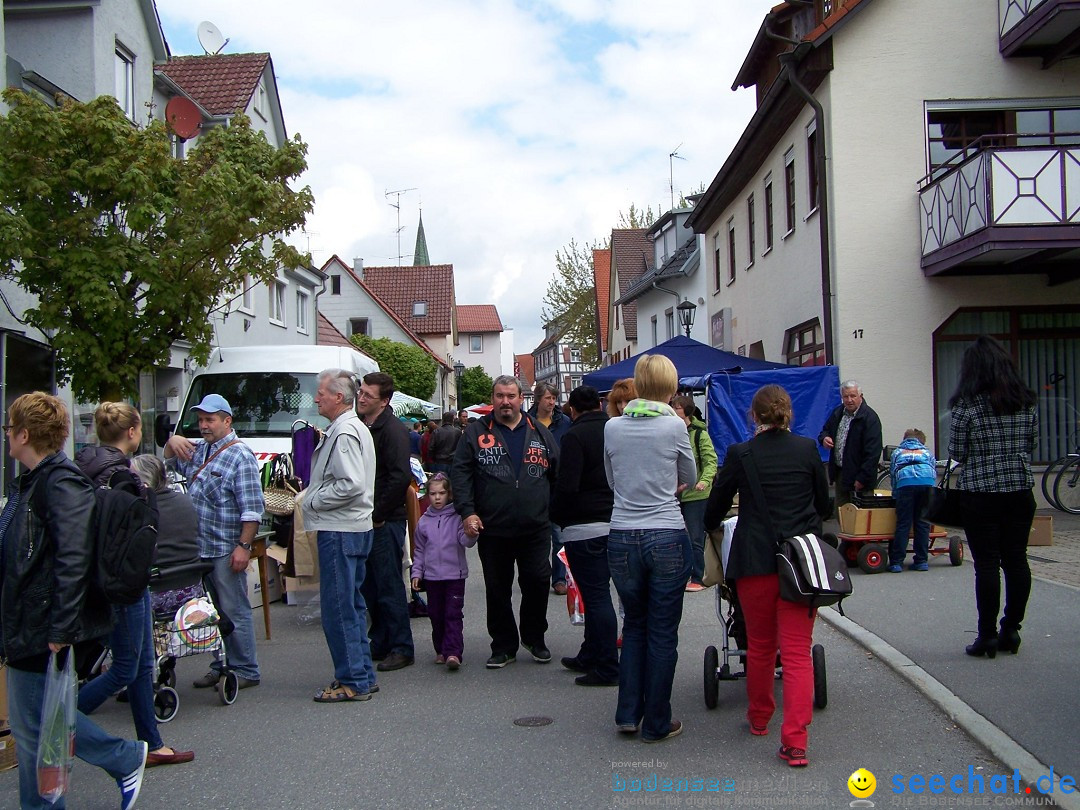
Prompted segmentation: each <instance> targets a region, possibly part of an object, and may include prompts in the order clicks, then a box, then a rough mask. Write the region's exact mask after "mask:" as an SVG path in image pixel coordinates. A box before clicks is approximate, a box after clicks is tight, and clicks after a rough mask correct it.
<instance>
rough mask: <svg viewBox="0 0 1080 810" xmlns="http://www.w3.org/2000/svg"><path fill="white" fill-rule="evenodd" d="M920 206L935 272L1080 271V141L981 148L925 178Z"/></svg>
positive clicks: (1056, 277) (928, 260)
mask: <svg viewBox="0 0 1080 810" xmlns="http://www.w3.org/2000/svg"><path fill="white" fill-rule="evenodd" d="M1056 137H1061V136H1056ZM919 211H920V230H921V237H922V269H923V273H924V274H925V275H927V276H943V275H950V276H958V275H1013V274H1040V273H1042V274H1046V275H1047V276H1048V277H1049V281H1050V283H1051V284H1058V283H1063V282H1065V281H1070V280H1072V279H1074V278H1078V277H1080V145H1072V144H1070V145H1059V146H1011V147H986V148H983V149H979V150H978V151H975V152H974V154H970V156H969V157H967V158H966V159H965V160H963V161H962V162H960V163H958V164H957V165H956V166H954V167H952V168H951V169H949V170H948V171H947V172H946V173H945V174H942V175H940V176H938V177H935V178H929V179H926V180H925V181H924V184H923V186H922V188H921V189H920V191H919Z"/></svg>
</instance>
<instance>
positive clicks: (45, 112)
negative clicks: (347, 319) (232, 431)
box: [0, 89, 313, 401]
mask: <svg viewBox="0 0 1080 810" xmlns="http://www.w3.org/2000/svg"><path fill="white" fill-rule="evenodd" d="M4 99H5V101H7V103H8V104H9V105H10V107H11V110H10V111H9V112H8V114H7V115H5V116H3V117H0V274H2V275H3V276H5V277H7V278H11V279H13V280H15V281H16V282H17V283H18V284H19V285H20V286H22V287H23V288H24V289H26V290H28V291H29V292H31V293H33V294H34V295H35V296H36V297H37V303H36V305H34V306H33V307H31V308H30V309H28V310H27V311H26V313H25V316H24V317H25V320H26V322H27V323H28V324H30V325H31V326H34V327H36V328H38V329H40V330H41V331H42V332H43V333H45V334H46V335H51V336H52V337H51V342H52V346H53V348H54V349H56V350H57V353H58V357H57V377H58V381H59V382H66V381H67V380H69V379H70V380H71V383H72V389H73V391H74V394H75V396H76V398H78V399H81V400H84V401H97V400H100V399H104V398H109V399H116V398H119V397H120V396H124V395H134V394H136V392H137V389H138V376H139V373H140V372H141V371H145V370H149V369H151V368H153V367H154V366H158V365H166V364H167V363H168V362H169V357H170V349H171V347H172V345H173V343H175V342H176V341H186V342H188V343H190V345H191V352H192V355H193V356H194V358H195V359H196V360H197V361H199V362H205V361H206V359H207V357H208V356H209V352H210V347H211V341H212V339H213V321H212V319H211V313H212V312H213V310H214V309H215V308H216V307H218V306H219V305H220V304H221V302H222V301H223V300H226V299H227V298H228V297H230V296H232V295H234V294H235V293H236V291H237V289H238V288H239V287H240V286H241V285H242V284H243V283H244V279H245V276H250V277H251V278H252V279H254V280H256V281H262V282H269V281H270V280H272V279H273V278H275V276H276V274H277V271H278V269H279V268H282V267H284V268H295V267H299V266H301V265H302V264H304V263H306V262H307V261H309V259H308V257H307V256H305V255H303V254H301V253H300V252H299V251H297V250H296V249H295V248H293V247H291V246H289V245H287V244H285V242H284V241H282V237H283V236H284V235H287V234H289V233H291V232H292V231H294V230H296V229H298V228H300V227H302V226H303V224H304V221H305V219H306V217H307V215H308V214H309V213H310V212H311V210H312V205H313V201H312V195H311V191H310V190H309V189H308V188H306V187H305V188H303V189H301V190H299V191H294V190H292V189H291V188H290V187H289V182H290V181H293V180H295V179H296V178H297V177H299V176H300V174H301V173H302V172H303V171H304V170H305V168H306V160H305V154H306V152H307V147H306V146H305V145H304V143H303V142H302V141H301V140H300V139H299V137H296V138H294V139H293V140H290V141H288V142H287V143H285V144H284V145H282V146H281V147H280V148H275V147H273V146H271V145H270V143H268V142H267V140H266V137H265V136H264V135H263V134H262V133H260V132H257V131H255V130H253V129H252V128H251V126H250V122H249V121H248V120H247V119H246V118H245V117H244V116H242V115H237V116H235V117H234V118H233V119H232V120H231V122H230V124H229V126H227V127H214V128H211V129H208V130H204V132H203V134H202V135H201V136H200V138H199V141H198V143H197V144H196V145H195V146H194V148H192V149H191V150H190V151H189V152H188V155H187V157H186V159H178V158H176V157H174V156H173V154H172V152H171V144H170V135H169V131H168V130H167V128H166V125H165V124H164V122H162V121H151V122H149V123H148V124H147V125H146V126H144V127H136V126H134V125H133V124H132V123H131V121H129V120H128V119H127V118H126V117H125V116H124V114H123V112H122V111H121V110H120V108H119V106H118V105H117V103H116V100H115V99H113V98H111V97H109V96H102V97H100V98H97V99H95V100H94V101H91V102H89V103H88V104H81V103H78V102H74V101H64V102H62V103H61V104H60V105H59V107H56V108H53V107H50V106H49V105H47V104H46V103H44V102H43V101H41V100H40V99H38V98H36V97H32V96H30V95H27V94H25V93H22V92H20V91H17V90H12V89H8V90H6V91H5V92H4Z"/></svg>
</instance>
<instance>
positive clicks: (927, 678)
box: [818, 608, 1080, 810]
mask: <svg viewBox="0 0 1080 810" xmlns="http://www.w3.org/2000/svg"><path fill="white" fill-rule="evenodd" d="M818 616H820V617H821V618H823V619H824V620H825V621H826V622H827V623H828V624H829V625H831V626H832V627H833V628H835V629H836V630H838V631H839V632H841V633H843V634H844V635H846V636H847V637H848V638H850V639H851V640H852V641H854V642H855V643H856V644H859V645H860V646H862V647H864V648H865V649H866V650H868V651H869V652H871V653H872V654H873V655H874V656H875V657H876V658H878V659H879V660H881V661H882V662H884V663H885V665H886V666H888V667H889V668H890V669H892V670H893V671H894V672H896V673H897V674H898V675H900V677H902V678H904V679H905V680H906V681H908V682H909V683H910V684H911V685H912V686H914V687H915V688H916V689H918V690H919V691H920V692H922V693H923V694H924V695H925V696H926V697H927V698H928V699H929V700H930V701H931V702H932V703H933V704H934V705H936V706H937V707H938V708H939V709H941V710H942V711H943V712H944V713H945V714H946V716H947V717H948V718H949V719H950V720H952V721H953V722H954V723H956V725H958V726H959V727H960V728H962V729H963V730H964V731H965V732H967V734H968V736H970V737H971V738H972V739H973V740H974V741H975V742H977V743H979V744H980V745H982V746H983V747H984V748H986V749H987V750H988V751H989V752H990V753H991V754H993V755H994V756H995V757H996V758H997V759H999V760H1000V761H1001V762H1002V763H1003V764H1004V765H1005V767H1006V768H1009V769H1016V770H1019V771H1020V777H1021V779H1022V780H1023V781H1024V783H1025V784H1028V785H1032V786H1033V785H1034V784H1035V780H1036V779H1038V778H1039V777H1040V776H1046V775H1048V774H1049V773H1050V772H1051V771H1050V766H1049V765H1046V764H1044V763H1042V762H1040V761H1039V760H1038V759H1036V758H1035V757H1034V756H1033V755H1032V754H1031V753H1030V752H1029V751H1028V750H1027V749H1026V748H1024V747H1023V746H1021V745H1020V744H1019V743H1018V742H1016V741H1015V740H1014V739H1013V738H1012V737H1010V736H1009V735H1008V734H1006V733H1005V732H1004V731H1002V730H1001V729H1000V728H998V727H997V726H996V725H994V724H993V723H992V722H990V721H989V720H987V719H986V718H985V717H983V716H982V715H981V714H979V713H978V712H977V711H975V710H974V709H972V708H971V707H970V706H968V705H967V703H965V702H964V701H963V700H961V699H960V698H959V697H958V696H957V695H956V694H954V693H953V692H951V691H950V690H949V689H948V688H947V687H946V686H945V685H944V684H943V683H941V681H939V680H937V679H936V678H934V677H933V676H932V675H931V674H930V673H929V672H927V671H926V670H924V669H923V668H922V667H920V666H919V665H918V664H916V663H915V662H914V661H912V660H911V659H910V658H908V657H907V656H906V655H904V654H903V653H901V652H900V651H899V650H897V649H896V648H895V647H893V646H892V645H890V644H889V643H888V642H886V641H885V640H884V639H882V638H880V637H879V636H877V635H875V634H874V633H871V632H870V631H869V630H867V629H866V628H864V627H862V626H860V625H858V624H856V623H855V622H853V621H852V620H851V619H848V618H847V617H845V616H841V615H840V614H839V613H837V612H836V611H835V610H830V609H824V608H823V609H821V610H819V611H818ZM1049 798H1051V799H1052V800H1053V802H1054V804H1055V806H1057V807H1061V808H1063V810H1080V790H1077V791H1074V792H1073V793H1062V792H1061V784H1060V774H1058V773H1055V774H1054V792H1053V794H1051V795H1049Z"/></svg>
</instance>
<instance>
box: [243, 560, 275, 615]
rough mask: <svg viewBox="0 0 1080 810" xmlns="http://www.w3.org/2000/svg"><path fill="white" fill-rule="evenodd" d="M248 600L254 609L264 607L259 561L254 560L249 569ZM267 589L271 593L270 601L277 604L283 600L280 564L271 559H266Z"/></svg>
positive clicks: (249, 564)
mask: <svg viewBox="0 0 1080 810" xmlns="http://www.w3.org/2000/svg"><path fill="white" fill-rule="evenodd" d="M247 587H248V600H249V601H250V602H251V606H252V607H253V608H258V607H262V603H263V593H262V583H260V582H259V561H258V560H252V561H251V562H249V563H248V567H247ZM266 589H267V591H269V593H270V601H271V602H277V601H278V600H280V599H281V573H280V572H279V570H278V564H277V562H275V561H274V560H271V559H270V558H267V559H266Z"/></svg>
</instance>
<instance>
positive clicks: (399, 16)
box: [158, 0, 773, 353]
mask: <svg viewBox="0 0 1080 810" xmlns="http://www.w3.org/2000/svg"><path fill="white" fill-rule="evenodd" d="M772 1H773V0H744V1H743V2H740V3H737V4H736V3H717V2H716V0H688V2H683V3H680V4H678V5H675V6H673V5H671V4H669V3H663V2H658V0H652V2H647V1H646V0H545V1H544V2H541V1H540V0H533V1H532V2H528V3H522V2H519V3H513V2H509V1H508V0H443V1H442V2H440V3H437V4H436V3H429V2H422V0H405V1H404V2H397V3H382V2H379V3H376V2H370V0H366V1H364V2H357V1H356V0H310V1H309V2H307V3H305V4H301V5H297V4H295V3H292V2H287V1H286V0H262V1H261V2H257V3H256V2H252V1H251V0H234V1H233V2H230V3H227V4H225V3H220V2H216V0H183V1H181V0H158V8H159V11H160V13H161V17H162V23H163V25H164V27H165V33H166V37H167V39H168V40H169V42H170V45H171V46H172V48H173V51H174V53H181V54H182V53H196V52H200V51H199V48H198V44H197V42H196V41H195V38H194V31H195V27H196V25H197V23H198V22H199V21H200V20H204V19H210V20H213V21H214V22H215V23H216V24H217V25H218V27H219V28H220V29H221V30H222V32H223V33H224V34H225V36H226V37H229V38H230V39H231V41H230V43H229V44H228V46H227V47H226V49H225V52H229V53H240V52H246V51H269V52H270V53H271V55H272V56H273V60H274V69H275V72H276V74H277V80H278V87H279V91H280V93H281V96H282V107H283V110H284V115H285V121H286V124H287V126H288V128H289V131H290V132H298V133H300V134H301V136H302V137H303V138H304V140H305V141H306V142H307V143H308V145H309V147H310V148H309V153H308V163H309V169H308V171H307V173H306V175H305V176H304V178H303V182H305V183H307V184H308V185H310V186H311V188H312V190H313V192H314V194H315V201H316V210H315V214H314V215H313V216H312V217H311V218H310V220H309V223H308V230H309V231H310V232H311V236H310V244H311V249H312V251H313V252H314V254H315V259H316V262H318V263H321V262H322V261H324V260H325V259H326V258H328V257H329V256H330V255H331V254H333V253H337V254H338V255H339V256H341V257H342V258H343V259H345V260H346V261H351V259H352V258H353V257H354V256H359V257H363V258H364V260H365V263H366V264H368V265H374V264H394V263H396V260H394V259H392V258H391V257H394V256H396V254H397V237H396V235H395V228H396V224H397V220H396V212H395V210H394V209H393V208H392V207H390V205H389V204H388V201H387V200H386V199H385V197H384V193H385V192H386V191H388V190H395V189H404V188H413V187H415V188H418V189H419V190H418V191H417V192H410V193H408V194H405V195H404V196H403V197H402V198H401V203H402V212H401V222H402V225H403V226H405V228H404V230H403V232H402V234H401V249H402V252H403V253H405V254H411V253H412V250H413V245H414V243H415V239H416V222H417V209H418V205H419V203H420V201H421V199H422V201H423V211H424V228H425V231H426V233H427V239H428V246H429V249H430V253H431V260H432V261H433V262H437V263H443V262H449V263H453V265H454V267H455V276H456V286H457V295H458V300H459V301H460V302H462V303H495V304H496V305H497V306H498V308H499V313H500V315H501V316H502V318H503V320H504V322H506V323H507V324H508V325H511V326H513V327H514V330H515V344H516V346H515V349H516V351H517V352H519V353H521V352H527V351H530V350H531V349H532V348H533V346H535V345H536V344H537V343H539V342H540V340H541V338H542V335H543V333H542V328H541V324H540V309H541V299H542V298H543V295H544V291H545V289H546V286H547V281H548V279H549V278H550V277H551V275H552V273H553V270H554V255H555V253H556V251H557V250H559V249H560V248H561V247H562V246H563V245H565V244H567V243H568V242H569V241H570V239H572V238H574V239H577V240H578V241H579V242H590V241H593V240H595V239H600V240H602V239H604V238H606V237H607V235H608V234H609V232H610V230H611V228H612V227H613V226H615V225H616V223H617V218H618V214H619V211H625V210H626V209H627V208H628V207H629V205H630V204H631V203H635V204H636V205H638V206H639V207H642V208H644V207H647V206H652V208H653V210H654V211H656V210H657V209H658V208H659V209H660V210H665V209H666V208H667V207H668V202H669V192H668V153H669V152H670V151H671V150H672V149H673V148H674V147H675V146H676V145H678V144H680V143H681V144H682V147H681V148H680V149H679V153H680V155H683V156H685V157H686V158H687V159H686V160H685V161H676V162H675V165H674V174H675V192H676V195H678V193H679V192H680V191H686V192H689V191H690V190H691V189H693V188H695V187H697V186H698V185H700V184H701V183H705V184H708V183H709V182H710V181H711V180H712V178H713V176H714V175H715V173H716V171H717V170H718V169H719V167H720V165H721V164H722V163H723V161H724V159H725V158H726V156H727V154H728V152H729V151H730V149H731V147H732V145H733V144H734V142H735V140H736V138H737V137H738V135H739V133H740V132H741V130H742V128H743V127H744V126H745V124H746V122H747V121H748V120H749V117H750V115H751V114H752V112H753V98H752V94H751V93H749V92H747V91H743V92H740V93H738V94H735V93H732V92H731V91H730V90H729V88H730V85H731V82H732V80H733V78H734V76H735V73H736V72H737V70H738V67H739V65H740V64H741V62H742V59H743V56H744V55H745V53H746V51H747V49H748V48H749V46H750V43H751V41H752V38H753V35H754V33H755V32H756V31H757V28H758V26H759V25H760V23H761V20H762V18H763V16H764V14H765V13H766V12H767V11H768V9H769V7H770V6H771V5H772ZM298 9H299V11H298ZM302 244H303V245H304V246H305V247H306V241H305V242H302ZM408 262H409V259H405V263H408Z"/></svg>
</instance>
